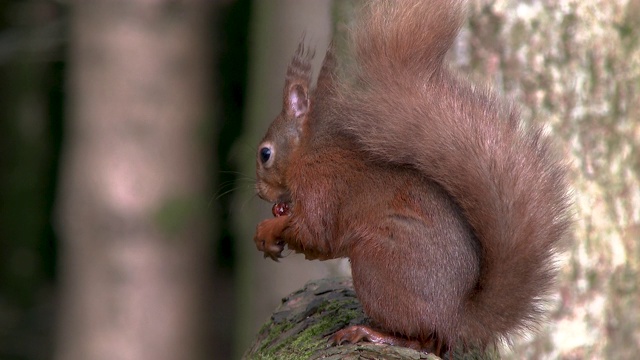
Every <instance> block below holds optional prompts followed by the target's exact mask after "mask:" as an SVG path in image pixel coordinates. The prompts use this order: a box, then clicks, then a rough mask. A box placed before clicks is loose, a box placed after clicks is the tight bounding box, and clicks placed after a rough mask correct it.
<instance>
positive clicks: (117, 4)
mask: <svg viewBox="0 0 640 360" xmlns="http://www.w3.org/2000/svg"><path fill="white" fill-rule="evenodd" d="M208 8H209V2H208V1H205V0H202V1H187V2H162V1H158V2H149V1H110V0H100V1H76V2H75V3H74V4H73V5H72V7H71V10H72V11H71V17H72V19H71V42H70V49H71V53H70V73H69V76H70V79H69V84H68V85H69V87H68V91H69V95H70V96H69V98H70V100H69V104H68V123H67V130H66V134H67V139H66V143H65V145H64V154H63V164H62V165H63V166H62V174H61V187H60V190H59V196H58V201H59V220H60V221H59V225H60V226H59V229H60V235H61V236H60V237H61V240H62V244H61V254H60V265H61V273H60V274H61V291H62V296H61V312H60V328H59V331H58V338H57V351H56V354H55V355H56V358H57V359H61V360H62V359H64V360H75V359H77V360H80V359H110V360H114V359H122V360H124V359H127V360H128V359H131V360H133V359H154V360H161V359H167V360H168V359H197V358H201V357H202V358H204V357H205V356H206V353H205V348H206V346H205V342H204V341H205V336H204V329H205V327H206V326H207V323H206V321H203V318H204V319H207V318H208V317H205V316H203V314H206V313H207V308H206V306H205V305H206V302H207V301H206V296H205V295H206V293H205V291H203V289H204V288H205V285H206V282H205V281H206V276H205V274H207V270H209V269H208V268H207V266H206V265H207V260H208V254H209V251H208V247H209V243H208V237H207V234H208V232H209V226H210V225H208V222H210V220H209V219H210V217H209V216H207V201H208V198H209V196H210V194H211V192H210V190H209V189H208V186H209V184H208V182H209V181H208V178H207V175H208V173H209V161H208V158H209V157H208V156H207V155H206V152H207V151H209V149H210V145H209V143H208V140H209V136H208V135H203V134H208V133H210V131H211V129H210V125H211V124H210V123H208V121H207V120H208V112H207V110H208V109H207V106H206V104H208V103H209V101H210V100H209V97H210V95H211V93H210V91H209V90H210V89H209V83H208V79H209V78H210V77H209V75H208V73H207V69H208V68H209V66H210V62H209V51H208V46H207V44H208V43H209V42H210V39H209V38H208V35H209V34H208V26H209V23H208V21H210V18H209V17H208V14H209V12H208Z"/></svg>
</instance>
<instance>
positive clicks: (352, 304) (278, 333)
mask: <svg viewBox="0 0 640 360" xmlns="http://www.w3.org/2000/svg"><path fill="white" fill-rule="evenodd" d="M368 323H370V320H369V319H368V318H367V316H366V315H365V314H364V312H363V311H362V306H361V305H360V302H359V301H358V299H357V298H356V293H355V291H354V289H353V282H352V280H351V278H348V277H340V278H329V279H321V280H314V281H311V282H309V283H307V284H306V285H305V286H304V287H303V288H302V289H300V290H298V291H295V292H294V293H292V294H290V295H288V296H287V297H285V298H283V299H282V304H281V305H280V306H279V307H278V308H277V309H276V310H275V311H274V312H273V314H272V315H271V318H270V319H269V320H268V321H267V322H266V323H265V324H264V325H263V326H262V328H261V329H260V332H259V333H258V335H257V337H256V338H255V341H254V342H253V344H252V345H251V347H250V348H249V350H248V351H247V352H246V353H245V354H244V356H243V359H329V360H338V359H394V360H404V359H411V360H418V359H431V360H434V359H440V358H439V357H437V356H435V355H433V354H427V353H423V352H419V351H416V350H413V349H408V348H402V347H397V346H390V345H382V344H372V343H366V342H363V343H359V344H344V345H339V346H333V345H329V342H328V340H329V337H330V336H331V335H332V334H333V333H335V332H336V331H338V330H340V329H342V328H344V327H346V326H350V325H356V324H368Z"/></svg>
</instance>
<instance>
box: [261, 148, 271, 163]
mask: <svg viewBox="0 0 640 360" xmlns="http://www.w3.org/2000/svg"><path fill="white" fill-rule="evenodd" d="M271 154H272V152H271V148H269V147H267V146H265V147H263V148H262V149H260V161H261V162H262V163H263V164H266V163H267V161H269V159H271Z"/></svg>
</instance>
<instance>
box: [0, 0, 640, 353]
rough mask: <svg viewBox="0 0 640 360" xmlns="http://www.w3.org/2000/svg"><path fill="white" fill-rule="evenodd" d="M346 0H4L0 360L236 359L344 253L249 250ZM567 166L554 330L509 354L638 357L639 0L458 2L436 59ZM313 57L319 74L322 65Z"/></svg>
mask: <svg viewBox="0 0 640 360" xmlns="http://www.w3.org/2000/svg"><path fill="white" fill-rule="evenodd" d="M353 7H354V1H335V2H332V1H330V0H323V1H312V0H309V1H297V0H277V1H276V0H273V1H250V0H235V1H232V0H224V1H217V2H216V1H207V0H189V1H178V0H155V1H152V0H130V1H124V0H92V1H53V0H5V1H3V2H0V359H7V360H9V359H11V360H18V359H20V360H27V359H28V360H40V359H43V360H44V359H61V360H62V359H65V360H66V359H107V358H108V359H205V358H207V359H211V358H213V359H234V358H239V357H240V356H241V354H242V353H243V351H244V349H246V348H247V346H248V344H249V343H250V342H251V339H252V337H253V336H254V335H255V333H256V332H257V330H258V329H259V327H260V325H261V324H262V323H263V322H264V321H265V320H266V319H267V318H268V316H269V313H270V312H271V311H272V310H273V309H274V308H275V307H276V306H277V305H278V303H279V299H280V298H282V297H283V296H285V295H286V294H288V293H289V292H291V291H293V290H295V289H297V288H299V287H301V286H302V285H303V284H304V283H305V282H306V281H307V280H309V279H312V278H319V277H325V276H330V275H337V274H344V273H348V265H346V264H345V262H343V261H333V262H322V263H321V262H307V261H304V260H303V259H302V257H301V256H295V255H291V256H289V257H287V258H286V259H284V260H283V261H281V262H280V263H274V262H271V261H267V260H264V259H262V257H261V255H260V253H258V252H257V251H256V250H255V247H254V245H253V242H252V240H251V239H252V236H253V232H254V230H255V225H256V223H257V222H258V220H259V219H262V218H266V217H269V216H271V215H270V204H265V203H263V202H262V201H260V200H259V199H257V198H256V197H255V196H254V195H253V188H252V186H253V177H254V168H253V167H254V155H255V146H256V144H257V142H258V141H259V139H260V138H261V136H262V133H263V132H264V130H265V129H266V127H267V126H268V123H269V122H270V120H271V119H272V118H273V117H274V116H275V115H276V114H277V112H278V111H279V107H280V105H281V98H280V97H281V86H282V84H283V79H284V72H285V69H286V66H287V64H288V61H289V59H290V57H291V55H292V54H293V52H294V50H295V48H296V46H297V43H298V42H299V41H300V40H301V38H302V34H303V33H305V34H306V38H305V39H306V41H307V42H309V43H310V44H311V45H313V46H316V47H317V49H318V50H317V56H316V59H315V60H316V63H319V62H320V61H321V60H322V56H320V54H322V53H323V49H324V48H325V47H326V45H327V43H328V42H329V38H330V36H331V34H332V33H337V34H341V33H344V31H345V29H346V27H347V26H348V22H349V19H350V18H351V13H352V11H353ZM450 57H451V60H452V62H453V64H454V66H456V67H458V68H459V69H460V70H461V71H462V72H463V73H465V74H467V75H468V76H470V77H472V78H474V79H476V80H478V81H480V82H486V83H489V84H491V85H492V86H493V87H495V88H496V90H497V91H499V92H501V93H503V94H505V95H506V96H508V97H510V98H513V99H514V100H515V101H517V102H519V103H520V104H521V105H522V107H523V117H524V119H525V120H526V121H532V122H543V123H545V124H548V125H549V129H550V131H551V132H552V133H553V134H554V136H556V137H557V138H558V139H559V142H560V143H561V146H562V147H563V149H564V150H565V152H566V153H567V156H568V157H569V159H570V160H571V164H572V181H573V185H574V193H575V197H576V209H575V212H576V230H575V239H574V244H573V246H572V248H571V251H570V252H569V253H568V254H567V257H566V259H564V260H565V261H564V263H563V264H564V265H563V266H564V267H563V273H562V282H561V286H560V288H559V291H558V294H557V296H556V301H555V303H554V309H553V310H552V321H550V322H549V324H548V325H547V326H546V327H545V328H544V329H543V331H542V332H541V334H539V335H536V336H530V337H527V338H525V339H522V340H521V341H519V342H517V343H516V345H515V347H514V353H515V354H517V355H514V358H524V357H526V358H563V359H599V358H606V359H633V358H635V357H636V356H637V354H638V353H639V352H640V310H639V309H640V286H639V285H638V276H639V272H640V239H639V238H640V0H615V1H607V0H584V1H580V0H559V1H551V0H540V1H537V0H534V1H512V2H509V1H499V0H495V1H489V0H482V1H481V0H475V1H471V10H470V19H469V22H468V24H467V25H466V27H465V29H464V30H463V32H462V34H461V36H460V38H459V40H458V43H457V45H456V48H455V49H454V51H452V53H451V54H450ZM316 68H317V64H316Z"/></svg>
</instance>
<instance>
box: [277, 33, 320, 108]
mask: <svg viewBox="0 0 640 360" xmlns="http://www.w3.org/2000/svg"><path fill="white" fill-rule="evenodd" d="M303 40H304V39H303ZM313 54H314V53H313V52H312V51H310V50H309V49H308V48H305V46H304V43H303V42H301V43H300V45H298V50H297V51H296V53H295V54H294V56H293V59H292V60H291V64H289V68H288V69H287V77H286V81H285V86H284V104H283V105H284V110H285V112H286V113H287V115H289V116H291V117H296V118H299V117H301V116H303V115H305V114H306V113H307V111H308V110H309V87H310V84H311V58H312V57H313Z"/></svg>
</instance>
